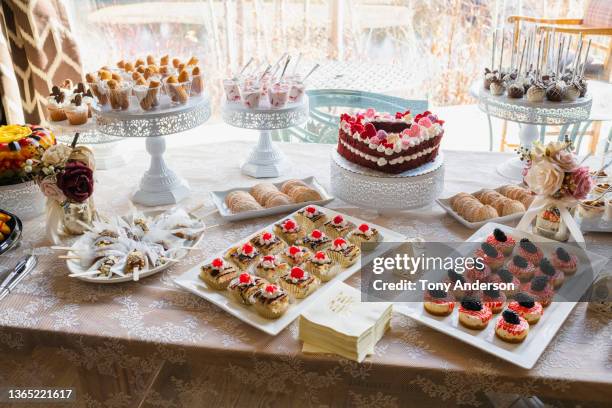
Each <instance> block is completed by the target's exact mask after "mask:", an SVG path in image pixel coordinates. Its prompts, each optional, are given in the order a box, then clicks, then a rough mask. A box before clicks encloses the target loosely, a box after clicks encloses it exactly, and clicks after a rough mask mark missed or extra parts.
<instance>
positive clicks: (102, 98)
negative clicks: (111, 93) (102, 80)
mask: <svg viewBox="0 0 612 408" xmlns="http://www.w3.org/2000/svg"><path fill="white" fill-rule="evenodd" d="M87 86H88V87H89V89H91V92H93V95H94V98H95V99H96V102H98V104H99V105H100V106H106V105H108V89H106V87H105V86H103V85H100V84H99V83H98V82H88V83H87Z"/></svg>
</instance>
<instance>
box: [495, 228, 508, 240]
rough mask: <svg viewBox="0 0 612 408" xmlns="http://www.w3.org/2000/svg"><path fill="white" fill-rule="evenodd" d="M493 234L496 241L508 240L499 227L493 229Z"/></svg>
mask: <svg viewBox="0 0 612 408" xmlns="http://www.w3.org/2000/svg"><path fill="white" fill-rule="evenodd" d="M493 236H494V237H495V239H496V240H497V241H498V242H506V241H507V240H508V237H507V236H506V234H505V233H504V231H502V230H500V229H499V228H495V229H494V230H493Z"/></svg>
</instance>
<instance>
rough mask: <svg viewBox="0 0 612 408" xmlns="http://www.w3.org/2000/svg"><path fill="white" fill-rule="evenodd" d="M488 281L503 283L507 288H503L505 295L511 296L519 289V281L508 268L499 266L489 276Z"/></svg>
mask: <svg viewBox="0 0 612 408" xmlns="http://www.w3.org/2000/svg"><path fill="white" fill-rule="evenodd" d="M489 282H493V283H505V284H506V285H507V286H508V288H507V289H505V290H503V292H504V293H505V294H506V297H512V296H514V295H515V294H517V293H518V292H519V291H520V290H521V282H520V281H519V280H518V278H517V277H516V276H514V275H513V274H512V272H510V271H509V270H508V269H506V268H501V269H500V270H498V271H497V272H496V273H494V274H492V275H491V276H490V277H489Z"/></svg>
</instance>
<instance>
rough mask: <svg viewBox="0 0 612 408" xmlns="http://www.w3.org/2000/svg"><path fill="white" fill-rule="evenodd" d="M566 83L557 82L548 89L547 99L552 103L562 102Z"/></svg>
mask: <svg viewBox="0 0 612 408" xmlns="http://www.w3.org/2000/svg"><path fill="white" fill-rule="evenodd" d="M565 88H566V86H565V82H563V81H555V82H553V83H552V84H551V85H549V86H548V87H547V88H546V99H548V100H549V101H551V102H561V101H562V100H563V96H564V95H565Z"/></svg>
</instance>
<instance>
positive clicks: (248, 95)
mask: <svg viewBox="0 0 612 408" xmlns="http://www.w3.org/2000/svg"><path fill="white" fill-rule="evenodd" d="M260 90H261V88H260V87H258V86H246V87H244V88H243V89H242V103H243V104H244V106H246V107H247V108H250V109H257V108H259V102H260V100H261V92H260Z"/></svg>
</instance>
